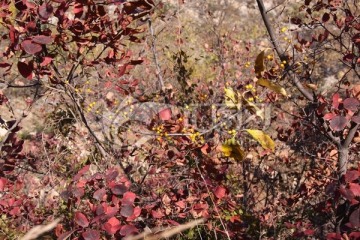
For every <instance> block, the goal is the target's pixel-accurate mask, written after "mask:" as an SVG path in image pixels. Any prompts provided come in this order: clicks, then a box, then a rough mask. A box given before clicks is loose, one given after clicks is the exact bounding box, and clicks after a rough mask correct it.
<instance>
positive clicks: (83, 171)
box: [73, 165, 90, 181]
mask: <svg viewBox="0 0 360 240" xmlns="http://www.w3.org/2000/svg"><path fill="white" fill-rule="evenodd" d="M89 169H90V165H85V166H84V167H83V168H82V169H80V170H79V172H78V173H77V174H76V175H75V176H74V178H73V180H74V181H77V180H79V179H80V178H81V177H82V176H83V175H84V174H85V173H86V172H87V171H89Z"/></svg>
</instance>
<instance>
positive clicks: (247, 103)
mask: <svg viewBox="0 0 360 240" xmlns="http://www.w3.org/2000/svg"><path fill="white" fill-rule="evenodd" d="M243 100H244V102H245V106H246V109H248V110H249V111H250V112H252V113H255V115H256V116H258V117H260V118H261V119H262V120H264V118H265V114H264V111H263V110H262V109H260V108H258V107H257V106H256V105H255V104H254V103H252V102H251V101H248V100H246V99H245V98H243ZM253 100H254V99H253Z"/></svg>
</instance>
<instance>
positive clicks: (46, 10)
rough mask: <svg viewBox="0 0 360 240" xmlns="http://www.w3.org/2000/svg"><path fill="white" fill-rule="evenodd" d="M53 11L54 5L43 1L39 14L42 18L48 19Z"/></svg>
mask: <svg viewBox="0 0 360 240" xmlns="http://www.w3.org/2000/svg"><path fill="white" fill-rule="evenodd" d="M52 12H53V7H52V6H51V5H49V4H47V3H43V4H42V5H41V6H40V7H39V9H38V14H39V17H40V18H41V19H42V20H48V19H49V18H50V16H51V14H52Z"/></svg>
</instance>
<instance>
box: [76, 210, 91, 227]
mask: <svg viewBox="0 0 360 240" xmlns="http://www.w3.org/2000/svg"><path fill="white" fill-rule="evenodd" d="M74 221H75V223H76V224H77V225H79V226H81V227H83V228H86V227H88V226H89V220H88V219H87V218H86V216H85V215H84V214H82V213H81V212H76V213H75V218H74Z"/></svg>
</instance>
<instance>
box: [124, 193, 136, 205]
mask: <svg viewBox="0 0 360 240" xmlns="http://www.w3.org/2000/svg"><path fill="white" fill-rule="evenodd" d="M135 198H136V194H135V193H133V192H126V193H125V194H124V196H123V199H122V201H121V203H122V204H123V205H132V204H134V201H135Z"/></svg>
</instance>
